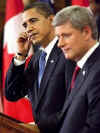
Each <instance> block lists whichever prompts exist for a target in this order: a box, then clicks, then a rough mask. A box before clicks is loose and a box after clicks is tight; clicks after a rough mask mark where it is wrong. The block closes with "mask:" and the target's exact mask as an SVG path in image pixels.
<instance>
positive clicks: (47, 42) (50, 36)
mask: <svg viewBox="0 0 100 133" xmlns="http://www.w3.org/2000/svg"><path fill="white" fill-rule="evenodd" d="M54 37H55V34H54V30H51V32H50V33H48V35H47V36H46V37H45V38H44V40H43V42H42V44H43V45H42V46H43V47H44V48H46V47H47V46H48V44H49V43H50V42H51V41H52V40H53V39H54Z"/></svg>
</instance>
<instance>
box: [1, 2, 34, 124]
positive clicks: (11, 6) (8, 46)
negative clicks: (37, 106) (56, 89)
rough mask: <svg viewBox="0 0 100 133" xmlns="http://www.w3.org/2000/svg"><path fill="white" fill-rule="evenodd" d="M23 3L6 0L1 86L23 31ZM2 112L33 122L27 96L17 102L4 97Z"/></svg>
mask: <svg viewBox="0 0 100 133" xmlns="http://www.w3.org/2000/svg"><path fill="white" fill-rule="evenodd" d="M22 11H23V3H22V0H10V2H9V0H6V22H5V26H4V46H3V71H2V80H3V88H4V84H5V77H6V72H7V70H8V67H9V65H10V63H11V60H12V58H13V56H14V53H15V52H16V50H17V44H16V39H17V38H18V35H19V33H20V32H22V31H23V27H22V25H21V22H22V16H21V15H22V14H21V12H22ZM4 113H5V114H7V115H9V116H11V117H13V118H15V119H17V120H20V121H23V122H26V123H27V122H33V116H32V107H31V104H30V102H29V100H28V99H27V98H22V99H21V100H19V101H18V102H9V101H7V99H6V98H4Z"/></svg>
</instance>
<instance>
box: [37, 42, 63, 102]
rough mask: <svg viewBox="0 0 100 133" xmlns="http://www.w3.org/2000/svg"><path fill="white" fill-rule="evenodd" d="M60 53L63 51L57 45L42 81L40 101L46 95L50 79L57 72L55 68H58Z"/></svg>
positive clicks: (49, 59)
mask: <svg viewBox="0 0 100 133" xmlns="http://www.w3.org/2000/svg"><path fill="white" fill-rule="evenodd" d="M60 53H61V49H59V48H58V47H57V44H55V46H54V48H53V49H52V51H51V54H50V56H49V58H48V61H47V65H46V68H45V71H44V74H43V78H42V80H41V84H40V89H39V93H38V95H39V100H41V98H42V96H43V95H44V94H45V89H47V85H48V82H49V80H50V77H52V74H53V72H54V70H55V66H56V63H57V62H58V59H59V55H60Z"/></svg>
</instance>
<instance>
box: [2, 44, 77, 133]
mask: <svg viewBox="0 0 100 133" xmlns="http://www.w3.org/2000/svg"><path fill="white" fill-rule="evenodd" d="M39 56H40V54H39V51H38V52H37V53H36V54H35V55H34V56H33V57H32V59H31V61H30V63H29V65H28V68H27V69H26V70H24V67H25V64H23V65H20V66H17V67H16V66H15V65H14V63H13V61H12V64H11V65H10V68H9V70H8V73H7V77H6V83H5V96H6V98H7V99H8V100H10V101H16V100H18V99H19V98H22V97H24V96H25V95H27V94H28V96H29V99H30V101H31V103H32V108H33V115H34V118H35V121H36V123H37V124H38V126H39V127H40V129H41V131H43V132H46V133H49V132H50V133H51V132H52V133H53V131H52V128H51V127H50V125H48V126H46V125H45V124H46V120H47V118H48V116H50V115H51V114H54V113H56V112H59V111H60V110H61V109H62V106H63V104H64V100H65V96H66V92H67V87H68V86H69V84H70V81H71V77H72V73H73V70H74V67H75V64H74V63H72V62H71V61H68V60H66V59H65V57H64V54H63V52H62V51H61V49H60V48H58V47H57V44H56V45H55V46H54V48H53V50H52V52H51V54H50V56H49V59H48V61H47V65H46V68H45V71H44V75H43V79H42V81H41V85H40V88H38V84H37V79H38V60H39ZM65 69H70V71H68V72H67V74H66V72H65ZM65 77H66V79H65ZM54 130H56V129H55V128H54Z"/></svg>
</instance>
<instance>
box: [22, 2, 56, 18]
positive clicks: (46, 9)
mask: <svg viewBox="0 0 100 133" xmlns="http://www.w3.org/2000/svg"><path fill="white" fill-rule="evenodd" d="M31 8H35V9H36V10H37V11H38V12H39V13H40V14H41V15H43V16H45V17H48V16H50V15H54V12H53V10H52V8H51V7H50V5H49V4H48V3H47V2H40V1H39V2H33V3H31V4H28V5H27V6H26V7H25V8H24V11H26V10H28V9H31Z"/></svg>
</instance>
